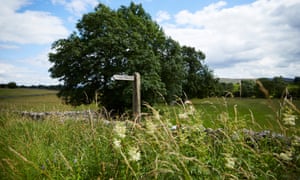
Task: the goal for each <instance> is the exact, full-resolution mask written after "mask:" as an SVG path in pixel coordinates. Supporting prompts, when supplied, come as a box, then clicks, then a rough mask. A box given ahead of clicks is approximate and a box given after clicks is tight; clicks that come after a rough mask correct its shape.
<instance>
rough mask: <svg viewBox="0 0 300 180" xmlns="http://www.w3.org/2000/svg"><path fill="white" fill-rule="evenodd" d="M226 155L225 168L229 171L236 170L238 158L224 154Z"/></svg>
mask: <svg viewBox="0 0 300 180" xmlns="http://www.w3.org/2000/svg"><path fill="white" fill-rule="evenodd" d="M224 155H225V161H226V163H225V167H227V168H229V169H234V166H235V162H236V158H234V157H232V156H231V154H227V153H226V154H224Z"/></svg>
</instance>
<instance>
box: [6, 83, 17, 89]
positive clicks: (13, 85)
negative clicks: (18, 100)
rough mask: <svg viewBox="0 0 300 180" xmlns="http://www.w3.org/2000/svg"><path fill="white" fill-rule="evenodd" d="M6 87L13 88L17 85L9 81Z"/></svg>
mask: <svg viewBox="0 0 300 180" xmlns="http://www.w3.org/2000/svg"><path fill="white" fill-rule="evenodd" d="M7 87H8V88H11V89H14V88H17V87H18V86H17V83H15V82H9V83H8V84H7Z"/></svg>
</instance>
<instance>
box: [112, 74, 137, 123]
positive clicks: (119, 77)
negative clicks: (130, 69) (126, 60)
mask: <svg viewBox="0 0 300 180" xmlns="http://www.w3.org/2000/svg"><path fill="white" fill-rule="evenodd" d="M112 78H113V79H114V80H119V81H133V95H132V109H133V117H134V120H135V121H137V122H139V121H140V120H141V76H140V73H138V72H135V73H134V75H133V76H129V75H118V74H115V75H113V77H112Z"/></svg>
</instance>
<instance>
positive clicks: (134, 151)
mask: <svg viewBox="0 0 300 180" xmlns="http://www.w3.org/2000/svg"><path fill="white" fill-rule="evenodd" d="M128 155H129V160H130V161H139V160H140V159H141V153H140V151H139V149H138V148H137V147H131V148H129V150H128Z"/></svg>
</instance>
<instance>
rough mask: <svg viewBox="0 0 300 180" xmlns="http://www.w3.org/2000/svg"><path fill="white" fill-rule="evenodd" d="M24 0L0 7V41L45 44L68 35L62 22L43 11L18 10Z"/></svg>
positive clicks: (12, 0) (9, 2)
mask: <svg viewBox="0 0 300 180" xmlns="http://www.w3.org/2000/svg"><path fill="white" fill-rule="evenodd" d="M27 4H28V2H27V1H25V0H23V1H22V0H21V1H20V0H10V1H8V3H2V4H1V6H0V27H1V28H0V41H2V42H13V43H20V44H31V43H32V44H47V43H51V42H53V41H54V40H56V39H58V38H62V37H65V36H67V35H68V34H69V32H68V30H67V29H66V28H65V27H64V26H63V23H62V20H61V19H59V18H58V17H55V16H53V15H51V14H50V13H47V12H43V11H29V10H27V11H25V12H18V10H19V9H20V8H21V7H23V6H26V5H27Z"/></svg>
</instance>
